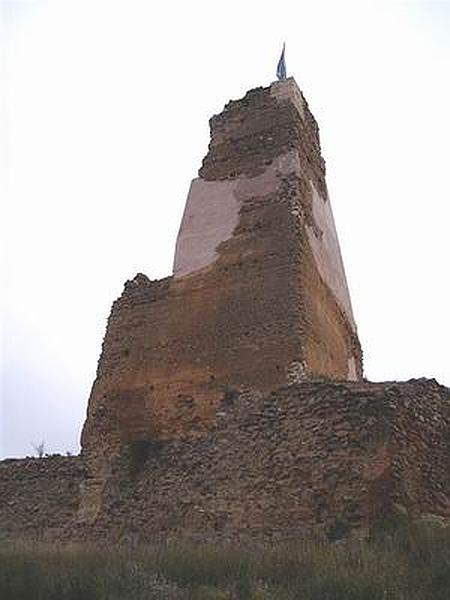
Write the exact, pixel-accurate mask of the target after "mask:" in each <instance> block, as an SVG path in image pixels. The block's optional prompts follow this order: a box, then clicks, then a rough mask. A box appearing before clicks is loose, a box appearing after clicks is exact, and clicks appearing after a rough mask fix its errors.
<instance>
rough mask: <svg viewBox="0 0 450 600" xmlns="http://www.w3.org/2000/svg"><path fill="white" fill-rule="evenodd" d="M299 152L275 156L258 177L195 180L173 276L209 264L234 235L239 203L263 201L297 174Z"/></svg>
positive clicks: (178, 242) (176, 249) (178, 238)
mask: <svg viewBox="0 0 450 600" xmlns="http://www.w3.org/2000/svg"><path fill="white" fill-rule="evenodd" d="M299 168H300V167H299V159H298V152H297V151H295V150H293V151H290V152H288V153H286V154H284V155H282V156H279V157H277V158H276V159H275V160H274V161H273V162H272V164H270V165H269V166H268V167H267V168H266V169H265V170H264V172H263V173H261V175H257V176H256V177H245V176H241V177H237V178H236V179H231V180H225V181H206V180H204V179H201V178H198V179H194V180H193V181H192V183H191V187H190V190H189V195H188V198H187V201H186V206H185V209H184V214H183V219H182V221H181V225H180V230H179V232H178V237H177V243H176V247H175V258H174V266H173V273H174V277H175V278H178V277H184V276H185V275H190V274H192V273H194V272H196V271H199V270H200V269H203V268H205V267H208V266H209V265H211V264H212V263H213V262H214V261H215V260H216V259H217V257H218V254H217V249H218V247H219V245H220V244H221V243H222V242H224V241H226V240H227V239H229V238H230V237H231V236H232V235H233V231H234V229H235V227H236V226H237V224H238V222H239V211H240V208H241V206H242V203H243V202H245V201H246V200H250V199H251V198H264V196H266V195H268V194H271V193H273V192H274V191H276V190H277V189H278V186H279V185H280V181H281V177H283V176H285V175H288V174H289V173H293V172H298V171H299Z"/></svg>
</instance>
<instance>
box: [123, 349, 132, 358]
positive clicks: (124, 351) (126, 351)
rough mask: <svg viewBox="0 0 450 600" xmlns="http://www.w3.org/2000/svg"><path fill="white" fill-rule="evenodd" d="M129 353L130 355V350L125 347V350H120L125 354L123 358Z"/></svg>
mask: <svg viewBox="0 0 450 600" xmlns="http://www.w3.org/2000/svg"><path fill="white" fill-rule="evenodd" d="M129 355H130V350H129V349H128V348H125V350H122V356H125V358H126V357H127V356H129Z"/></svg>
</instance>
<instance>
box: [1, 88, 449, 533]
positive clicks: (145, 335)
mask: <svg viewBox="0 0 450 600" xmlns="http://www.w3.org/2000/svg"><path fill="white" fill-rule="evenodd" d="M449 441H450V394H449V390H448V389H447V388H444V387H443V386H440V385H439V384H438V383H437V382H436V381H435V380H426V379H417V380H411V381H407V382H381V383H370V382H368V381H365V380H362V365H361V350H360V346H359V342H358V338H357V334H356V327H355V323H354V319H353V315H352V309H351V304H350V298H349V293H348V289H347V284H346V280H345V275H344V269H343V265H342V260H341V256H340V252H339V245H338V241H337V235H336V231H335V228H334V223H333V217H332V213H331V208H330V201H329V198H328V194H327V188H326V184H325V172H324V162H323V160H322V158H321V156H320V146H319V137H318V129H317V125H316V123H315V121H314V118H313V117H312V115H311V113H310V112H309V109H308V106H307V104H306V101H305V100H304V98H303V96H302V94H301V92H300V90H299V89H298V87H297V85H296V84H295V82H294V80H293V79H287V80H283V81H280V82H277V83H274V84H272V85H271V86H270V87H268V88H259V89H255V90H252V91H250V92H249V93H248V94H246V96H245V97H244V98H243V99H241V100H238V101H233V102H230V103H229V104H228V105H227V106H226V107H225V109H224V111H223V112H222V114H220V115H218V116H215V117H213V118H212V120H211V143H210V147H209V152H208V155H207V156H206V158H205V160H204V162H203V166H202V168H201V169H200V173H199V178H198V179H195V180H194V181H193V182H192V185H191V188H190V192H189V196H188V199H187V203H186V208H185V211H184V215H183V219H182V223H181V227H180V231H179V235H178V240H177V244H176V252H175V261H174V274H173V275H172V276H171V277H168V278H166V279H163V280H161V281H150V280H149V279H148V278H147V277H146V276H145V275H137V276H136V277H135V278H134V279H133V280H132V281H128V282H127V283H126V284H125V289H124V291H123V294H122V296H121V297H120V298H119V299H118V300H117V301H116V302H115V303H114V305H113V308H112V311H111V315H110V317H109V321H108V327H107V331H106V335H105V339H104V343H103V349H102V354H101V357H100V361H99V365H98V372H97V378H96V380H95V382H94V385H93V388H92V393H91V397H90V399H89V405H88V415H87V419H86V422H85V424H84V428H83V433H82V453H81V456H79V457H78V456H74V457H51V458H49V459H46V460H44V461H43V460H33V459H24V460H23V461H18V462H19V463H21V464H17V465H14V464H10V463H11V461H4V462H3V463H1V464H0V498H1V499H2V502H0V532H1V533H2V535H5V534H6V536H8V535H9V536H12V537H23V536H24V534H26V535H27V536H28V535H30V536H34V537H38V539H42V538H43V536H44V535H45V536H46V538H45V539H56V540H60V539H74V540H77V539H78V540H80V539H81V540H85V539H92V540H96V539H106V540H110V541H114V540H118V541H121V542H122V541H126V540H127V539H128V540H131V541H132V542H133V543H135V542H136V541H138V542H150V543H151V544H155V542H157V541H158V540H161V541H162V542H164V543H166V542H167V541H171V540H183V539H186V540H195V541H199V540H203V541H207V542H208V543H210V542H216V541H217V542H219V543H221V542H223V541H225V542H226V543H229V542H230V541H232V542H240V541H245V542H246V543H247V542H249V541H256V540H260V541H263V542H264V543H266V542H269V543H272V542H274V541H275V542H276V541H296V540H298V539H300V538H302V537H305V536H309V534H310V533H311V532H314V533H317V532H318V533H321V534H325V535H327V536H328V537H329V538H330V539H336V536H337V535H338V534H339V535H341V536H342V535H347V533H349V532H354V531H355V532H358V536H359V535H360V534H361V535H363V536H364V535H366V534H367V532H368V531H369V530H370V528H371V527H372V526H374V525H375V527H376V524H377V523H383V522H385V521H386V517H389V516H392V515H396V514H398V511H399V510H400V512H401V514H402V515H403V516H404V515H405V514H408V515H410V516H412V517H413V518H416V517H421V516H426V517H427V518H428V517H429V516H430V515H432V516H433V518H434V517H436V516H437V517H438V518H439V519H444V520H446V519H449V518H450V446H449ZM14 462H16V461H14ZM49 490H51V494H49ZM339 532H340V533H339Z"/></svg>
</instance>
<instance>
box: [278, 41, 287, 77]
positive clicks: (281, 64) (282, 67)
mask: <svg viewBox="0 0 450 600" xmlns="http://www.w3.org/2000/svg"><path fill="white" fill-rule="evenodd" d="M285 46H286V44H283V51H282V52H281V56H280V60H279V61H278V65H277V77H278V79H286V61H285V59H284V49H285Z"/></svg>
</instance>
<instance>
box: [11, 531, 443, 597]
mask: <svg viewBox="0 0 450 600" xmlns="http://www.w3.org/2000/svg"><path fill="white" fill-rule="evenodd" d="M375 533H376V535H374V536H372V540H371V541H368V542H358V541H355V540H353V541H344V542H339V543H337V544H325V543H318V542H315V543H310V544H297V545H292V546H289V547H287V546H284V547H278V548H271V549H252V550H250V549H243V548H241V549H231V548H214V547H207V546H199V545H196V546H181V545H180V546H166V547H160V548H149V547H143V548H139V549H134V550H129V549H128V550H125V549H116V550H112V549H111V547H109V546H108V547H104V548H101V547H100V548H98V547H97V548H94V547H87V546H80V545H64V546H62V545H61V546H59V547H58V546H57V547H55V546H54V545H44V544H36V545H33V546H30V545H19V544H8V543H3V544H2V545H0V598H2V599H5V600H151V599H155V600H163V599H164V598H167V599H193V600H213V599H217V600H225V599H227V598H229V599H248V600H294V599H295V600H297V599H298V600H444V599H445V600H447V599H448V598H449V590H450V527H442V526H438V525H434V526H431V525H426V526H425V525H414V526H413V525H410V524H405V523H400V524H399V522H397V523H395V524H393V523H392V522H390V523H388V524H387V526H386V525H385V524H384V525H383V527H379V528H378V530H377V531H376V532H375Z"/></svg>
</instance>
